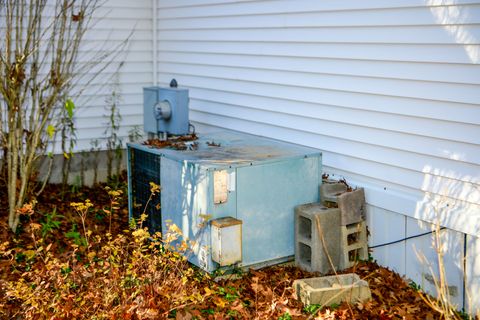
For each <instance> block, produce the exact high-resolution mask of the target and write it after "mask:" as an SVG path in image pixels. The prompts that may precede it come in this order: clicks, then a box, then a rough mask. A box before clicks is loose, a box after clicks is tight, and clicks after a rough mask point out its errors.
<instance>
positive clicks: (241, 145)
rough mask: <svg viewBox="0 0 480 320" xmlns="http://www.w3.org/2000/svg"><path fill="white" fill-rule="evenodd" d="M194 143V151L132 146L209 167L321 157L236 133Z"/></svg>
mask: <svg viewBox="0 0 480 320" xmlns="http://www.w3.org/2000/svg"><path fill="white" fill-rule="evenodd" d="M194 142H195V143H196V146H195V147H193V148H192V149H191V150H175V149H171V148H154V147H150V146H146V145H140V144H129V146H130V147H134V148H137V149H144V150H148V151H149V152H153V153H156V154H160V155H162V156H164V157H167V158H169V159H172V160H177V161H187V162H192V163H198V164H201V165H204V166H208V167H224V166H238V165H250V164H253V163H257V162H272V161H279V160H283V159H289V158H299V157H302V158H304V157H318V156H320V155H321V152H320V151H319V150H317V149H314V148H309V147H304V146H300V145H296V144H292V143H288V142H283V141H278V140H274V139H270V138H265V137H260V136H255V135H250V134H246V133H240V132H233V131H219V132H213V133H208V134H201V135H199V138H198V140H196V141H194ZM190 143H193V142H190Z"/></svg>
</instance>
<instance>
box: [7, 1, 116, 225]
mask: <svg viewBox="0 0 480 320" xmlns="http://www.w3.org/2000/svg"><path fill="white" fill-rule="evenodd" d="M99 5H100V4H99V1H98V0H35V1H33V0H0V143H1V147H2V149H3V160H0V162H3V164H2V168H3V169H4V170H3V171H4V173H3V175H4V176H5V177H6V184H7V192H8V205H9V209H8V210H9V212H8V224H9V226H10V228H11V229H12V230H13V231H14V232H15V230H16V229H17V226H18V224H19V221H20V217H19V214H18V209H19V208H21V207H22V206H23V205H24V203H25V202H26V201H28V200H29V197H31V196H32V195H34V192H36V191H38V189H37V190H36V187H39V189H42V186H40V185H37V184H36V183H35V182H34V181H33V180H32V176H33V175H34V173H35V165H36V161H37V160H38V158H39V157H40V156H42V155H45V154H46V152H47V148H48V146H49V145H51V143H52V142H53V141H54V140H55V135H56V132H57V131H59V126H60V125H61V116H62V114H65V113H64V112H62V109H63V108H65V107H66V103H67V100H66V99H68V98H72V94H71V89H72V86H73V84H74V81H75V82H78V80H79V79H80V78H82V77H89V78H88V79H87V81H84V83H88V82H89V81H91V80H92V79H93V78H94V77H95V76H96V75H98V74H99V73H100V71H101V69H102V68H101V67H100V68H99V69H95V72H93V73H89V72H88V71H89V70H92V68H93V67H95V66H97V67H98V66H99V65H100V64H101V63H104V62H105V61H106V58H107V56H99V57H97V58H96V59H93V58H92V60H91V61H88V62H79V60H78V59H77V57H78V54H79V48H80V44H81V43H82V39H83V37H84V35H85V32H86V31H87V30H88V28H89V25H90V24H91V21H92V15H93V13H94V11H95V10H96V9H97V8H98V7H99ZM92 61H94V62H92ZM77 94H78V91H77ZM50 148H51V147H50Z"/></svg>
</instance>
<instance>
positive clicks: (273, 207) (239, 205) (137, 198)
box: [128, 131, 322, 272]
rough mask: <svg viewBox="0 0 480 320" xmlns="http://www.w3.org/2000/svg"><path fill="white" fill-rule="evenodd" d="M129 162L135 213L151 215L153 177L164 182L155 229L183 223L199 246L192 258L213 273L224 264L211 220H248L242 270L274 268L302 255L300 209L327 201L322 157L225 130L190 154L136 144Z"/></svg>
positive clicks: (153, 218) (151, 221)
mask: <svg viewBox="0 0 480 320" xmlns="http://www.w3.org/2000/svg"><path fill="white" fill-rule="evenodd" d="M212 142H213V143H212ZM128 161H129V165H128V172H129V193H130V195H129V205H130V215H131V216H132V215H138V212H141V211H143V208H142V205H145V203H146V200H147V199H148V196H149V192H148V188H149V186H148V183H149V181H148V180H149V179H150V180H152V182H155V183H159V184H160V185H161V188H162V189H161V196H160V199H159V201H158V203H154V204H153V206H152V208H151V209H149V210H148V211H147V212H148V214H149V215H151V217H149V218H148V219H149V220H148V221H147V226H149V227H150V229H153V230H151V231H165V230H167V229H166V228H167V226H166V224H167V223H174V224H176V225H177V226H178V227H179V228H180V229H181V230H182V233H183V235H184V237H187V238H188V239H190V240H194V241H195V245H194V246H193V248H192V252H191V253H190V254H189V261H190V262H192V263H193V264H195V265H197V266H199V267H201V268H203V269H204V270H206V271H209V272H211V271H214V270H216V269H217V268H218V267H219V265H218V264H217V263H216V262H214V261H213V260H212V259H211V252H210V248H211V242H210V241H211V240H210V239H211V237H210V224H209V223H205V217H207V216H208V217H209V219H217V218H221V217H233V218H236V219H239V220H241V221H242V240H241V241H242V243H241V245H242V262H241V263H240V264H239V266H240V267H245V266H258V265H270V264H274V263H278V262H282V261H287V260H289V259H291V258H292V256H293V255H294V208H295V206H297V205H300V204H305V203H311V202H318V201H319V192H318V190H319V186H320V184H321V181H322V179H321V175H322V160H321V153H320V152H319V151H318V150H316V149H312V148H307V147H302V146H299V145H294V144H289V143H285V142H280V141H277V140H272V139H267V138H263V137H258V136H253V135H248V134H243V133H235V132H230V131H222V132H217V133H212V134H207V135H202V136H201V137H200V138H199V139H198V140H197V141H196V149H194V150H183V151H180V150H173V149H168V148H163V149H157V148H151V147H148V146H145V145H141V144H129V145H128ZM142 175H143V176H142ZM143 185H144V186H143ZM145 190H147V191H145ZM154 206H156V209H155V208H154ZM137 208H138V209H137ZM159 208H161V209H160V210H158V209H159ZM136 210H137V211H136ZM136 212H137V213H136Z"/></svg>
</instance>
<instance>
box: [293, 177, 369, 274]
mask: <svg viewBox="0 0 480 320" xmlns="http://www.w3.org/2000/svg"><path fill="white" fill-rule="evenodd" d="M320 199H321V201H322V203H312V204H306V205H301V206H298V207H297V208H296V209H295V262H296V264H297V265H298V266H299V267H300V268H302V269H304V270H307V271H311V272H313V271H318V272H321V273H328V272H330V271H333V270H334V269H335V270H342V269H346V268H349V267H351V266H353V265H354V264H355V262H356V261H358V260H366V259H367V258H368V248H367V230H366V224H365V194H364V190H363V189H356V190H353V191H351V190H347V186H346V185H345V184H344V183H342V182H336V181H331V180H327V181H325V182H324V183H323V184H322V186H321V187H320Z"/></svg>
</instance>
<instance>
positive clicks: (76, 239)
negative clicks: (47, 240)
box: [65, 224, 87, 247]
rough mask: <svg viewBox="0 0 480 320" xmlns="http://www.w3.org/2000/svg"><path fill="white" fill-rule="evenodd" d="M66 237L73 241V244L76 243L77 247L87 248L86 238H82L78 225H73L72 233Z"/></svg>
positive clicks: (66, 234)
mask: <svg viewBox="0 0 480 320" xmlns="http://www.w3.org/2000/svg"><path fill="white" fill-rule="evenodd" d="M65 237H66V238H67V239H72V240H73V243H75V245H77V246H84V247H85V246H86V245H87V242H86V241H85V238H84V237H82V235H81V234H80V232H78V230H77V225H76V224H73V225H72V228H71V229H70V231H68V232H66V233H65Z"/></svg>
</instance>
